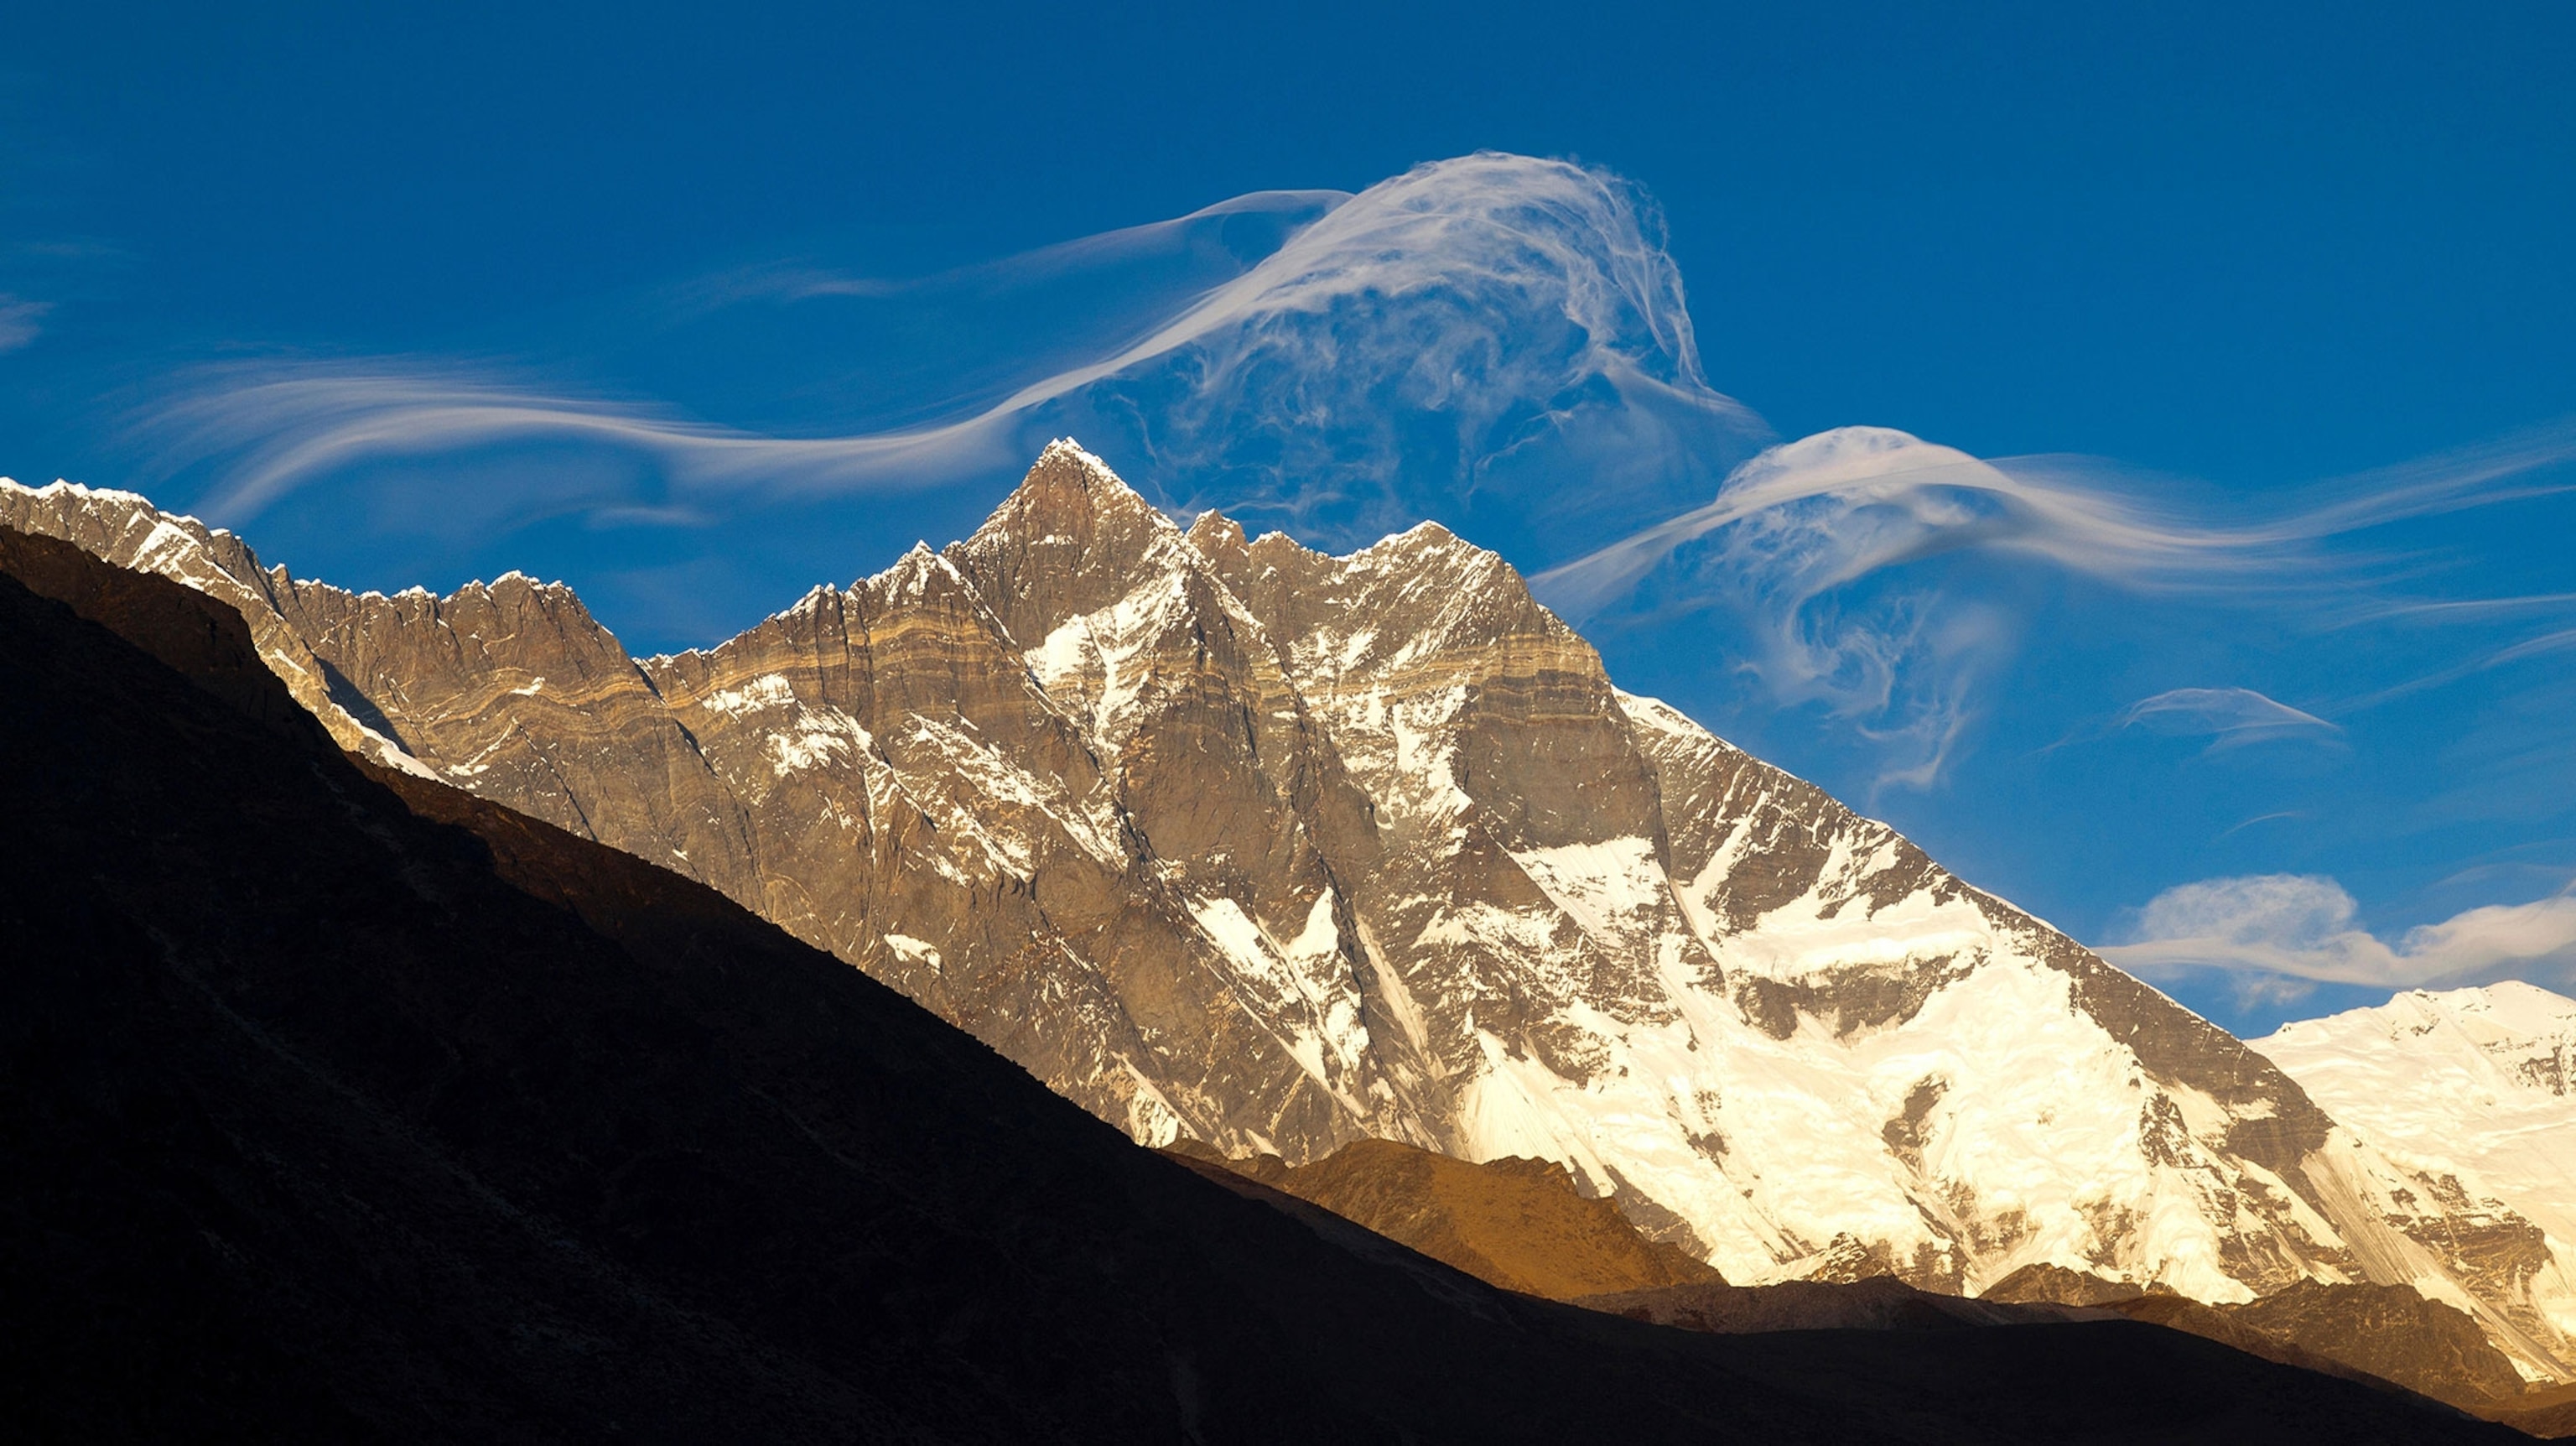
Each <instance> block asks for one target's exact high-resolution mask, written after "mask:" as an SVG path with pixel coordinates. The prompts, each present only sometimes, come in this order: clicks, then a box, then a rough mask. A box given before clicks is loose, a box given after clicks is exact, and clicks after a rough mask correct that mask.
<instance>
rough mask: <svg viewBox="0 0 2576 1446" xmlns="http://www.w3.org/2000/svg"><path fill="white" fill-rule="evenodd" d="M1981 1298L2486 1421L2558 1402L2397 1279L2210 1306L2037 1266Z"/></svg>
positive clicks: (2474, 1331)
mask: <svg viewBox="0 0 2576 1446" xmlns="http://www.w3.org/2000/svg"><path fill="white" fill-rule="evenodd" d="M1983 1299H1985V1300H1987V1301H1993V1302H1998V1303H2003V1304H2032V1303H2054V1304H2060V1305H2069V1306H2086V1307H2094V1308H2099V1309H2103V1310H2109V1311H2116V1312H2118V1313H2119V1314H2121V1315H2124V1316H2127V1317H2128V1318H2130V1319H2131V1320H2141V1321H2148V1322H2151V1323H2153V1324H2156V1325H2161V1326H2167V1327H2170V1328H2172V1329H2174V1330H2181V1331H2189V1332H2191V1333H2192V1334H2194V1335H2198V1336H2203V1337H2206V1338H2208V1339H2210V1340H2214V1341H2219V1342H2222V1343H2224V1344H2226V1345H2230V1346H2234V1347H2235V1348H2237V1349H2238V1350H2242V1351H2246V1352H2248V1353H2250V1354H2254V1355H2259V1356H2263V1357H2264V1358H2266V1359H2269V1360H2278V1361H2283V1362H2285V1363H2288V1364H2292V1365H2299V1366H2304V1367H2308V1368H2310V1369H2333V1368H2334V1367H2342V1368H2345V1369H2346V1370H2349V1371H2352V1372H2357V1373H2361V1374H2364V1375H2367V1376H2371V1377H2375V1378H2378V1379H2380V1380H2385V1381H2391V1382H2394V1383H2396V1384H2397V1385H2400V1386H2403V1387H2405V1388H2407V1389H2408V1390H2412V1391H2417V1392H2420V1393H2422V1394H2424V1395H2426V1396H2430V1397H2432V1398H2433V1399H2435V1400H2439V1401H2445V1402H2448V1403H2450V1404H2451V1405H2454V1406H2457V1407H2459V1408H2461V1409H2462V1410H2466V1411H2472V1412H2475V1413H2477V1414H2479V1415H2481V1416H2486V1417H2489V1418H2490V1419H2498V1420H2507V1419H2518V1418H2520V1417H2522V1416H2525V1415H2533V1413H2535V1412H2541V1411H2546V1410H2548V1409H2549V1408H2550V1407H2552V1406H2554V1405H2556V1404H2557V1401H2556V1395H2557V1393H2554V1392H2545V1391H2544V1392H2533V1391H2528V1390H2527V1388H2526V1386H2525V1383H2524V1381H2523V1378H2522V1376H2521V1375H2520V1374H2519V1373H2518V1372H2516V1371H2515V1370H2514V1368H2513V1363H2512V1362H2511V1361H2510V1360H2508V1359H2506V1357H2505V1356H2504V1354H2503V1353H2502V1352H2500V1351H2498V1350H2497V1349H2496V1348H2495V1346H2494V1345H2493V1344H2492V1343H2490V1342H2489V1341H2488V1339H2487V1337H2486V1335H2485V1333H2484V1332H2482V1331H2481V1330H2480V1329H2479V1328H2478V1324H2477V1322H2476V1321H2475V1320H2474V1319H2472V1318H2471V1317H2470V1316H2469V1315H2468V1314H2467V1313H2466V1312H2464V1311H2460V1310H2457V1309H2454V1308H2453V1307H2451V1306H2447V1305H2444V1304H2442V1303H2440V1302H2438V1301H2432V1300H2427V1299H2425V1298H2424V1296H2423V1295H2422V1294H2420V1293H2419V1292H2417V1291H2415V1290H2412V1289H2409V1288H2408V1287H2406V1286H2402V1285H2367V1284H2352V1283H2333V1284H2330V1283H2327V1282H2324V1281H2298V1282H2295V1283H2293V1284H2291V1285H2290V1286H2288V1287H2286V1288H2284V1289H2282V1290H2280V1291H2278V1292H2276V1293H2274V1294H2272V1295H2268V1296H2260V1297H2257V1298H2255V1299H2253V1300H2250V1301H2242V1302H2234V1303H2222V1304H2210V1303H2204V1302H2201V1301H2195V1300H2189V1299H2186V1298H2184V1297H2181V1296H2177V1295H2174V1294H2171V1293H2152V1294H2145V1295H2141V1294H2139V1293H2138V1292H2137V1291H2135V1290H2134V1289H2133V1288H2130V1287H2127V1286H2125V1285H2123V1284H2122V1283H2121V1282H2118V1281H2110V1280H2104V1279H2102V1278H2100V1277H2099V1276H2092V1275H2086V1274H2084V1273H2082V1272H2077V1271H2069V1270H2064V1269H2061V1268H2057V1267H2052V1266H2044V1265H2043V1266H2033V1267H2029V1268H2027V1269H2024V1270H2021V1271H2016V1272H2015V1273H2014V1274H2013V1275H2011V1276H2009V1277H2007V1278H2006V1279H2004V1280H2001V1281H1998V1282H1996V1284H1995V1286H1994V1287H1993V1288H1992V1289H1990V1290H1988V1291H1987V1292H1986V1294H1985V1295H1984V1297H1983ZM2534 1420H2535V1422H2536V1423H2537V1424H2541V1425H2543V1426H2544V1427H2545V1426H2546V1425H2547V1424H2548V1423H2547V1422H2545V1421H2540V1420H2539V1418H2538V1417H2537V1416H2534Z"/></svg>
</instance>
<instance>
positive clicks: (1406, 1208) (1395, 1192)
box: [1173, 1140, 1721, 1300]
mask: <svg viewBox="0 0 2576 1446" xmlns="http://www.w3.org/2000/svg"><path fill="white" fill-rule="evenodd" d="M1173 1153H1175V1154H1181V1155H1185V1156H1187V1157H1188V1158H1190V1159H1192V1160H1194V1161H1204V1162H1206V1163H1209V1164H1213V1165H1217V1166H1220V1167H1222V1168H1224V1169H1227V1170H1230V1171H1232V1172H1233V1173H1235V1174H1238V1175H1241V1176H1244V1177H1246V1178H1248V1179H1251V1180H1255V1181H1258V1182H1259V1183H1261V1184H1263V1185H1267V1186H1269V1187H1271V1188H1272V1189H1274V1190H1278V1191H1281V1192H1283V1193H1285V1194H1288V1195H1292V1196H1295V1197H1296V1198H1297V1199H1300V1200H1303V1201H1305V1202H1307V1203H1308V1204H1310V1205H1319V1206H1321V1207H1323V1208H1324V1209H1326V1210H1330V1211H1331V1212H1333V1213H1334V1214H1336V1215H1339V1216H1341V1217H1342V1218H1343V1219H1345V1220H1349V1221H1352V1222H1353V1223H1355V1224H1359V1225H1364V1226H1367V1227H1368V1228H1369V1229H1371V1230H1373V1231H1376V1232H1377V1233H1378V1234H1380V1235H1383V1236H1385V1237H1387V1238H1388V1239H1390V1240H1395V1241H1399V1242H1401V1243H1403V1244H1404V1245H1407V1246H1410V1247H1411V1248H1413V1249H1415V1250H1418V1251H1420V1252H1422V1253H1423V1254H1425V1255H1428V1256H1430V1257H1431V1258H1432V1259H1434V1260H1437V1261H1439V1262H1440V1263H1441V1264H1443V1265H1449V1266H1454V1267H1456V1268H1457V1269H1459V1270H1463V1271H1465V1272H1467V1273H1468V1274H1469V1275H1472V1276H1474V1277H1476V1278H1477V1279H1478V1280H1481V1281H1484V1282H1485V1283H1486V1284H1488V1285H1495V1286H1500V1287H1502V1288H1503V1289H1505V1290H1516V1291H1519V1292H1521V1293H1522V1294H1524V1295H1536V1296H1544V1297H1546V1298H1547V1299H1549V1300H1579V1299H1582V1298H1583V1297H1586V1296H1594V1295H1602V1294H1606V1293H1609V1292H1613V1291H1623V1290H1646V1289H1651V1288H1654V1287H1658V1286H1666V1285H1685V1284H1698V1283H1703V1282H1718V1281H1720V1279H1721V1278H1720V1276H1719V1275H1718V1273H1717V1272H1716V1271H1715V1270H1713V1269H1711V1268H1710V1267H1709V1266H1708V1265H1706V1264H1704V1263H1703V1262H1701V1261H1699V1260H1696V1259H1694V1258H1692V1257H1691V1256H1689V1255H1687V1254H1685V1253H1683V1252H1682V1251H1681V1250H1679V1249H1677V1248H1675V1247H1674V1246H1672V1245H1670V1244H1667V1243H1665V1242H1663V1241H1660V1240H1648V1239H1646V1238H1645V1237H1644V1236H1642V1235H1640V1234H1638V1233H1637V1228H1636V1226H1634V1225H1632V1224H1630V1223H1629V1221H1628V1219H1627V1217H1626V1216H1623V1215H1621V1214H1620V1213H1619V1211H1618V1208H1617V1207H1616V1206H1614V1205H1612V1204H1611V1203H1610V1202H1609V1201H1607V1200H1593V1199H1585V1198H1584V1197H1583V1195H1582V1194H1581V1193H1580V1192H1579V1191H1577V1190H1576V1189H1575V1186H1574V1177H1573V1175H1572V1174H1570V1173H1569V1172H1568V1171H1567V1170H1566V1168H1565V1167H1564V1166H1563V1165H1560V1164H1557V1163H1556V1162H1555V1161H1553V1160H1528V1159H1505V1160H1488V1161H1485V1162H1483V1163H1482V1164H1470V1163H1468V1162H1467V1161H1464V1160H1454V1159H1451V1158H1450V1157H1448V1156H1446V1155H1439V1154H1434V1153H1432V1152H1431V1151H1429V1150H1425V1149H1421V1148H1419V1147H1417V1146H1413V1145H1407V1144H1402V1143H1399V1142H1397V1141H1394V1140H1355V1141H1353V1142H1352V1143H1350V1144H1347V1145H1344V1146H1343V1147H1341V1148H1340V1149H1338V1150H1335V1151H1334V1152H1333V1153H1332V1154H1330V1155H1327V1156H1325V1157H1324V1158H1323V1159H1321V1160H1317V1161H1315V1162H1314V1163H1312V1164H1308V1165H1297V1166H1292V1165H1290V1164H1288V1163H1287V1162H1286V1161H1284V1160H1281V1159H1280V1158H1279V1157H1278V1156H1276V1155H1260V1156H1255V1157H1253V1158H1251V1159H1248V1160H1238V1159H1229V1158H1227V1157H1225V1156H1222V1155H1219V1154H1217V1153H1216V1152H1215V1151H1214V1150H1212V1149H1210V1148H1208V1147H1207V1146H1204V1145H1196V1144H1195V1142H1192V1143H1190V1144H1184V1145H1182V1146H1178V1147H1175V1149H1174V1151H1173Z"/></svg>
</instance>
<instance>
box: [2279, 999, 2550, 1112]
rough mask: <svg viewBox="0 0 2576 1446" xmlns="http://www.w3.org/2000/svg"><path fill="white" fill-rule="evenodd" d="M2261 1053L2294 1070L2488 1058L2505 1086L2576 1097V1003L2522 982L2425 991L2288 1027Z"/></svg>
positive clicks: (2478, 1071) (2421, 1065) (2431, 1064)
mask: <svg viewBox="0 0 2576 1446" xmlns="http://www.w3.org/2000/svg"><path fill="white" fill-rule="evenodd" d="M2255 1048H2257V1049H2259V1050H2261V1051H2263V1052H2264V1053H2265V1054H2268V1055H2271V1056H2272V1057H2273V1058H2275V1059H2277V1060H2281V1061H2283V1062H2284V1064H2285V1065H2287V1066H2289V1067H2290V1068H2291V1069H2292V1072H2293V1073H2298V1072H2299V1071H2300V1070H2307V1071H2311V1072H2322V1071H2326V1070H2331V1069H2338V1068H2348V1067H2352V1066H2358V1065H2361V1064H2363V1063H2364V1062H2366V1061H2367V1062H2378V1063H2381V1064H2383V1065H2385V1066H2387V1067H2392V1068H2407V1067H2414V1068H2426V1067H2435V1066H2437V1065H2449V1066H2458V1065H2462V1064H2465V1063H2467V1062H2470V1061H2482V1062H2484V1063H2485V1064H2488V1065H2492V1067H2493V1072H2494V1077H2495V1078H2496V1079H2497V1080H2499V1081H2502V1082H2505V1083H2508V1084H2511V1085H2513V1086H2515V1087H2517V1088H2520V1089H2526V1090H2533V1091H2538V1092H2540V1093H2544V1094H2550V1095H2568V1094H2571V1093H2576V999H2568V998H2566V997H2565V996H2563V995H2558V994H2553V993H2551V992H2549V991H2548V990H2546V989H2543V988H2540V987H2539V986H2538V985H2534V984H2526V983H2523V982H2521V981H2519V980H2507V981H2504V982H2502V983H2499V984H2490V985H2486V986H2484V987H2481V988H2473V989H2453V990H2447V991H2443V992H2439V993H2436V992H2433V991H2430V990H2423V989H2417V990H2411V991H2409V992H2407V993H2404V994H2400V995H2398V996H2397V997H2395V998H2394V999H2391V1000H2389V1001H2388V1003H2386V1004H2384V1005H2381V1006H2379V1007H2377V1008H2374V1009H2356V1010H2351V1011H2349V1012H2346V1013H2343V1014H2337V1015H2333V1016H2330V1017H2328V1018H2324V1019H2308V1020H2301V1021H2299V1022H2297V1023H2295V1024H2290V1025H2285V1026H2283V1027H2282V1028H2281V1029H2280V1030H2279V1031H2278V1032H2277V1033H2275V1034H2273V1035H2272V1036H2271V1037H2270V1038H2268V1039H2263V1040H2258V1041H2256V1042H2255ZM2291 1061H2296V1064H2294V1065H2293V1064H2290V1062H2291ZM2473 1072H2474V1073H2476V1074H2478V1075H2480V1076H2482V1077H2483V1076H2484V1075H2485V1074H2486V1070H2485V1069H2484V1068H2474V1069H2473Z"/></svg>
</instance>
